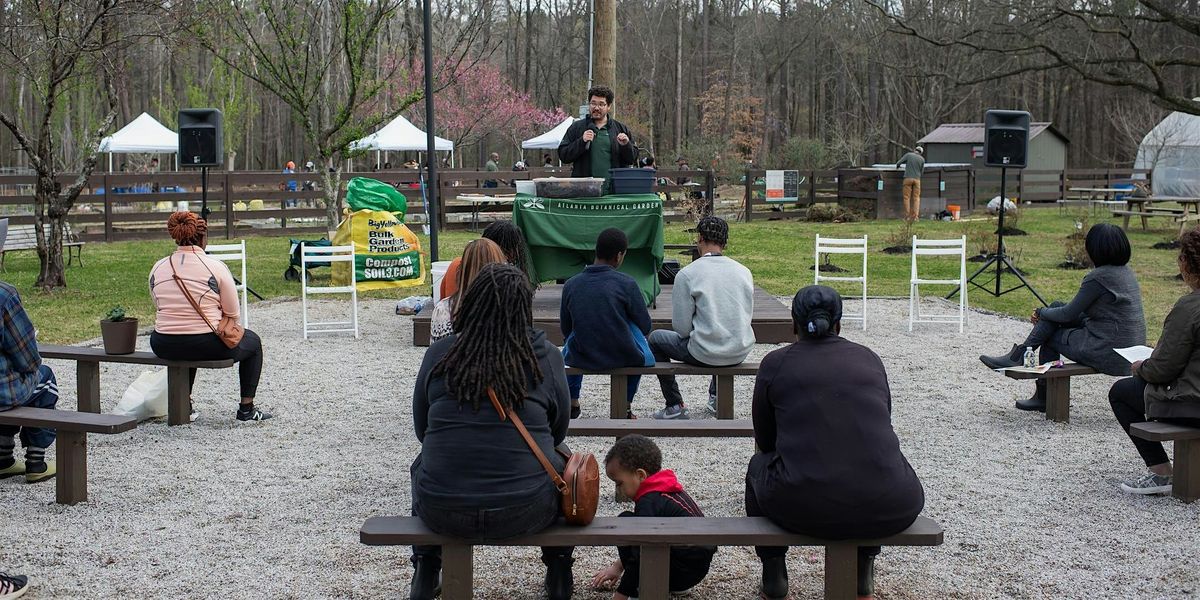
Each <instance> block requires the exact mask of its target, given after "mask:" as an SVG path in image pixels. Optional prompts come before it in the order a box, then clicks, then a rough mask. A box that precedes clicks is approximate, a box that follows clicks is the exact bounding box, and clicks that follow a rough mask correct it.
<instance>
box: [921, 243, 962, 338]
mask: <svg viewBox="0 0 1200 600" xmlns="http://www.w3.org/2000/svg"><path fill="white" fill-rule="evenodd" d="M917 256H956V257H958V278H957V279H922V278H921V277H920V276H918V275H917ZM922 285H954V286H958V314H951V313H944V314H925V315H923V314H921V291H920V286H922ZM955 322H957V323H958V332H959V333H962V331H963V326H964V325H966V323H967V236H965V235H964V236H962V237H961V238H958V239H955V240H919V239H917V236H915V235H914V236H913V239H912V277H911V278H910V279H909V289H908V330H909V331H912V329H913V323H955Z"/></svg>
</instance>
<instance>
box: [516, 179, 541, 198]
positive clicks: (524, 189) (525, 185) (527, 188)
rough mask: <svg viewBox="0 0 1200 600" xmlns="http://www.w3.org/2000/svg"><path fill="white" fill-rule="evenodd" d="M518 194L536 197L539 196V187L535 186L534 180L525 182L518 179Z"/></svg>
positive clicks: (525, 180)
mask: <svg viewBox="0 0 1200 600" xmlns="http://www.w3.org/2000/svg"><path fill="white" fill-rule="evenodd" d="M517 193H518V194H529V195H530V196H536V195H537V186H536V185H534V183H533V180H532V179H524V180H522V179H518V180H517Z"/></svg>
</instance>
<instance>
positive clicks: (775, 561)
mask: <svg viewBox="0 0 1200 600" xmlns="http://www.w3.org/2000/svg"><path fill="white" fill-rule="evenodd" d="M762 595H763V598H766V599H767V600H783V599H784V598H787V595H788V576H787V558H786V557H783V556H776V557H773V558H764V559H762Z"/></svg>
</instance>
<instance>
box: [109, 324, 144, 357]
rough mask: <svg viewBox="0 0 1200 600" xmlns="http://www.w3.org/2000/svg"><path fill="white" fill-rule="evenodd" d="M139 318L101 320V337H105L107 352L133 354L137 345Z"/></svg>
mask: <svg viewBox="0 0 1200 600" xmlns="http://www.w3.org/2000/svg"><path fill="white" fill-rule="evenodd" d="M137 332H138V321H137V319H123V320H121V321H109V320H108V319H102V320H101V321H100V337H102V338H104V353H105V354H131V353H133V350H134V348H136V347H137Z"/></svg>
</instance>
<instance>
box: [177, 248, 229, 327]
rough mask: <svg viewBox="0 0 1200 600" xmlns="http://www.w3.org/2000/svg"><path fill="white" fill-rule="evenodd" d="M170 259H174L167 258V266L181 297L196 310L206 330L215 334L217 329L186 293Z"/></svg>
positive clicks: (186, 290) (189, 294)
mask: <svg viewBox="0 0 1200 600" xmlns="http://www.w3.org/2000/svg"><path fill="white" fill-rule="evenodd" d="M172 258H174V256H168V257H167V264H169V265H171V277H172V278H173V279H174V280H175V283H176V285H178V286H179V291H181V292H183V297H184V298H187V301H188V304H191V305H192V308H194V309H196V314H198V315H200V318H201V319H204V322H205V323H207V324H208V328H209V329H211V330H212V332H213V333H217V328H216V327H213V324H212V321H209V320H208V315H205V314H204V311H202V310H200V305H199V304H197V303H196V299H195V298H193V297H192V293H191V292H189V291H188V289H187V286H185V285H183V278H181V277H180V276H179V272H178V271H176V270H175V263H174V262H173V261H172V260H171V259H172ZM217 335H220V334H217Z"/></svg>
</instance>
